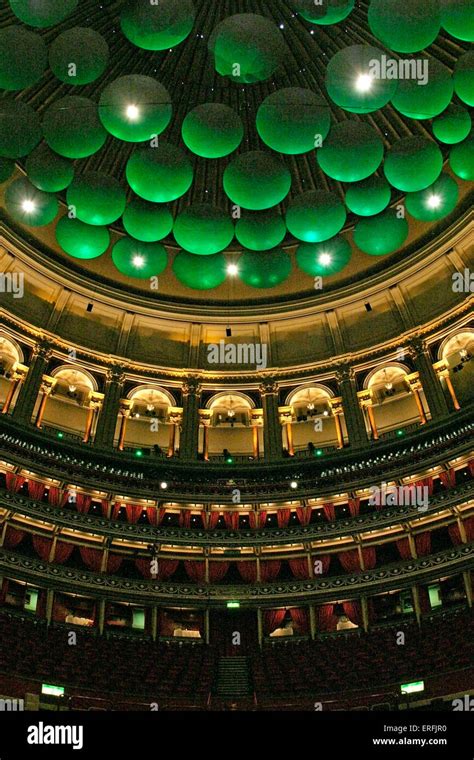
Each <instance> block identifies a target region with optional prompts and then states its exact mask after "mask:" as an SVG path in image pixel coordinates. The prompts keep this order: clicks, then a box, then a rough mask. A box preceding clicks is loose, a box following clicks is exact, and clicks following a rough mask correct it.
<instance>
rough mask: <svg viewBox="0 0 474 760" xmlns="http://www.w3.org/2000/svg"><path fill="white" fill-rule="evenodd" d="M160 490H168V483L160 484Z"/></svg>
mask: <svg viewBox="0 0 474 760" xmlns="http://www.w3.org/2000/svg"><path fill="white" fill-rule="evenodd" d="M160 488H162V489H163V491H164V490H165V489H166V488H168V483H166V482H165V481H164V480H163V481H162V482H161V483H160Z"/></svg>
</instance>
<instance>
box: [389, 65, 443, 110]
mask: <svg viewBox="0 0 474 760" xmlns="http://www.w3.org/2000/svg"><path fill="white" fill-rule="evenodd" d="M416 61H417V65H418V66H419V67H420V70H421V71H424V74H423V76H424V77H425V78H424V79H423V80H422V81H424V84H419V81H420V80H418V79H401V80H400V81H399V83H398V89H397V91H396V93H395V95H394V96H393V98H392V105H393V106H394V108H396V109H397V111H400V113H401V114H403V115H404V116H408V117H409V118H410V119H433V118H434V117H435V116H438V115H439V114H440V113H442V111H444V109H445V108H447V107H448V105H449V103H450V102H451V98H452V97H453V91H454V85H453V79H452V76H451V72H450V70H449V69H448V68H447V67H446V66H443V64H442V63H439V61H436V60H434V59H433V58H427V57H424V56H420V57H418V58H417V59H416Z"/></svg>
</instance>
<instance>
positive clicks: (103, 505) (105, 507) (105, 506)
mask: <svg viewBox="0 0 474 760" xmlns="http://www.w3.org/2000/svg"><path fill="white" fill-rule="evenodd" d="M100 509H101V512H102V517H108V516H109V509H110V504H109V501H108V499H101V501H100Z"/></svg>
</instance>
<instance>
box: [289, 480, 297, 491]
mask: <svg viewBox="0 0 474 760" xmlns="http://www.w3.org/2000/svg"><path fill="white" fill-rule="evenodd" d="M290 488H293V490H294V489H295V488H298V483H297V482H296V480H292V481H291V483H290Z"/></svg>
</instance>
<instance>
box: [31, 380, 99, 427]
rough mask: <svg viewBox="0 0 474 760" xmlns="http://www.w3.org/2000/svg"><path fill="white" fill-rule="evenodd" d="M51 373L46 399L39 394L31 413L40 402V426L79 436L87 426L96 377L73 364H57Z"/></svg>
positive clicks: (95, 386)
mask: <svg viewBox="0 0 474 760" xmlns="http://www.w3.org/2000/svg"><path fill="white" fill-rule="evenodd" d="M50 377H52V378H54V383H53V384H52V390H51V393H50V394H49V396H48V399H47V403H44V401H42V398H43V396H42V394H41V393H40V394H38V399H37V402H36V407H35V411H34V417H35V418H36V416H37V413H38V409H39V408H40V406H41V404H42V403H43V406H44V412H43V414H42V418H41V427H42V429H43V430H46V431H48V428H50V429H51V432H53V431H54V432H56V431H57V430H62V431H66V432H68V433H69V434H71V435H74V436H78V437H81V439H82V438H83V436H84V434H85V432H86V429H87V426H88V418H89V414H90V401H91V397H92V394H93V393H94V392H95V391H97V382H96V380H95V378H94V377H93V376H92V375H91V374H90V373H89V372H88V371H87V370H85V369H82V368H80V367H76V366H74V365H62V366H61V367H57V368H56V369H54V370H53V371H52V372H51V375H50Z"/></svg>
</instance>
